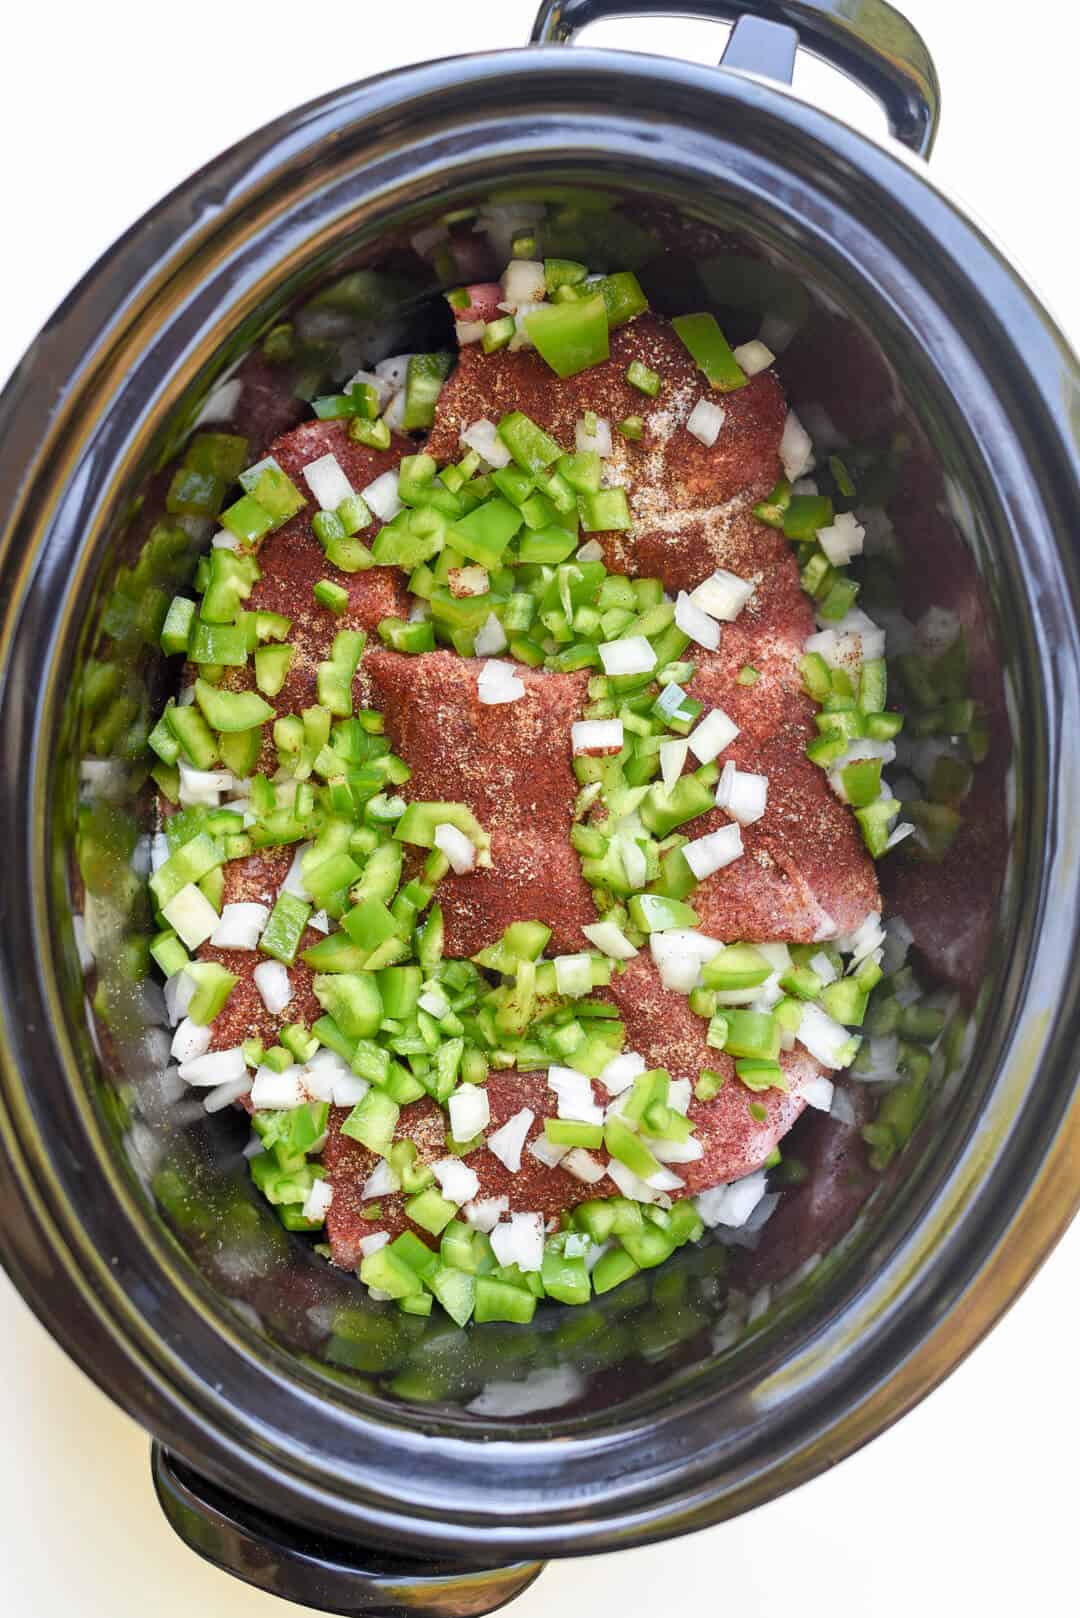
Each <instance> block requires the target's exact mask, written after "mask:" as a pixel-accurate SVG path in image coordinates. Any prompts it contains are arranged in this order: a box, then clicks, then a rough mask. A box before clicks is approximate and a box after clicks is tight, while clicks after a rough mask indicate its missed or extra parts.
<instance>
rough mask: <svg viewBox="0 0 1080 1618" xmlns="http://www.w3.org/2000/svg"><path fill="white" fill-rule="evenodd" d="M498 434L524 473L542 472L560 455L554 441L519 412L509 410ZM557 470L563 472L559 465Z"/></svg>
mask: <svg viewBox="0 0 1080 1618" xmlns="http://www.w3.org/2000/svg"><path fill="white" fill-rule="evenodd" d="M498 434H499V437H500V438H501V439H502V441H503V443H504V444H505V445H506V447H507V449H508V450H509V451H510V454H511V455H512V456H513V458H514V460H515V461H516V462H517V464H518V466H520V467H522V468H524V470H525V471H526V472H542V471H543V470H544V468H545V467H548V466H550V465H551V464H552V462H553V461H557V460H558V459H559V457H560V455H561V454H562V451H561V449H560V448H559V445H558V444H557V443H556V442H555V440H554V439H553V438H551V437H550V436H549V435H548V434H547V433H545V432H544V430H543V429H542V428H541V427H538V426H537V425H536V423H535V422H534V421H530V419H529V417H528V416H526V415H525V414H524V412H522V411H520V410H511V411H509V412H508V413H507V414H506V415H504V416H503V417H502V419H501V420H500V422H499V424H498ZM559 470H560V472H564V471H565V469H564V468H563V467H562V466H561V465H560V467H559ZM568 481H569V479H568Z"/></svg>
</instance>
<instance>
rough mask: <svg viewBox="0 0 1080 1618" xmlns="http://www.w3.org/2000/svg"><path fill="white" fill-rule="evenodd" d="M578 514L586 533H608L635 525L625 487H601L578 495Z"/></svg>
mask: <svg viewBox="0 0 1080 1618" xmlns="http://www.w3.org/2000/svg"><path fill="white" fill-rule="evenodd" d="M578 514H579V515H580V517H581V527H582V530H583V532H584V533H586V534H606V533H609V532H611V531H625V530H626V529H629V528H632V527H633V518H632V517H631V515H630V505H629V502H628V500H627V498H626V490H625V489H600V490H599V491H598V492H597V493H596V494H583V495H579V496H578Z"/></svg>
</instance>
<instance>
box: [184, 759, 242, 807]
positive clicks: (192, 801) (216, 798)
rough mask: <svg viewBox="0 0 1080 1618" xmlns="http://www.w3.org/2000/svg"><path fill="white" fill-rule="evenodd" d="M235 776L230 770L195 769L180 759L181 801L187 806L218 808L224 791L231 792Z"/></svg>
mask: <svg viewBox="0 0 1080 1618" xmlns="http://www.w3.org/2000/svg"><path fill="white" fill-rule="evenodd" d="M234 785H235V777H234V776H233V775H232V774H231V773H230V771H228V770H193V769H192V768H191V766H190V764H185V763H184V761H183V759H181V760H180V802H181V803H182V804H183V805H184V806H185V807H191V808H194V807H204V808H207V809H216V808H217V806H218V804H219V803H220V802H221V794H222V793H223V792H231V791H232V789H233V786H234Z"/></svg>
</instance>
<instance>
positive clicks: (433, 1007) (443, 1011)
mask: <svg viewBox="0 0 1080 1618" xmlns="http://www.w3.org/2000/svg"><path fill="white" fill-rule="evenodd" d="M416 1003H417V1005H418V1006H419V1007H420V1010H421V1011H426V1012H427V1014H428V1016H429V1017H434V1018H435V1021H436V1022H442V1020H443V1018H444V1017H445V1016H447V1015H448V1014H449V1011H450V1002H449V1000H448V999H447V998H446V996H445V994H444V993H443V991H442V989H441V987H440V986H439V984H437V983H429V984H428V985H427V987H426V988H425V990H424V992H423V994H422V995H421V996H420V998H419V999H418V1000H417V1002H416ZM461 1138H462V1139H463V1140H468V1138H469V1137H468V1136H467V1135H465V1136H462V1137H461Z"/></svg>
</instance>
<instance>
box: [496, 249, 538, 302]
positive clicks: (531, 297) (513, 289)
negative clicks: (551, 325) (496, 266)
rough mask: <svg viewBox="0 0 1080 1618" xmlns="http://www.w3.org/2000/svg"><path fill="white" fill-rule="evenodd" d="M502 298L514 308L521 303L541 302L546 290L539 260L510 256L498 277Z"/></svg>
mask: <svg viewBox="0 0 1080 1618" xmlns="http://www.w3.org/2000/svg"><path fill="white" fill-rule="evenodd" d="M500 285H501V286H502V292H503V299H504V301H505V302H506V303H509V304H512V305H513V307H514V308H515V309H516V308H517V307H518V306H519V304H523V303H542V302H543V299H544V296H545V294H546V292H547V283H546V280H545V276H544V266H543V263H542V261H541V260H539V259H532V258H512V259H511V260H510V262H509V264H508V265H507V266H506V268H505V270H504V271H503V273H502V276H501V278H500Z"/></svg>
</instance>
